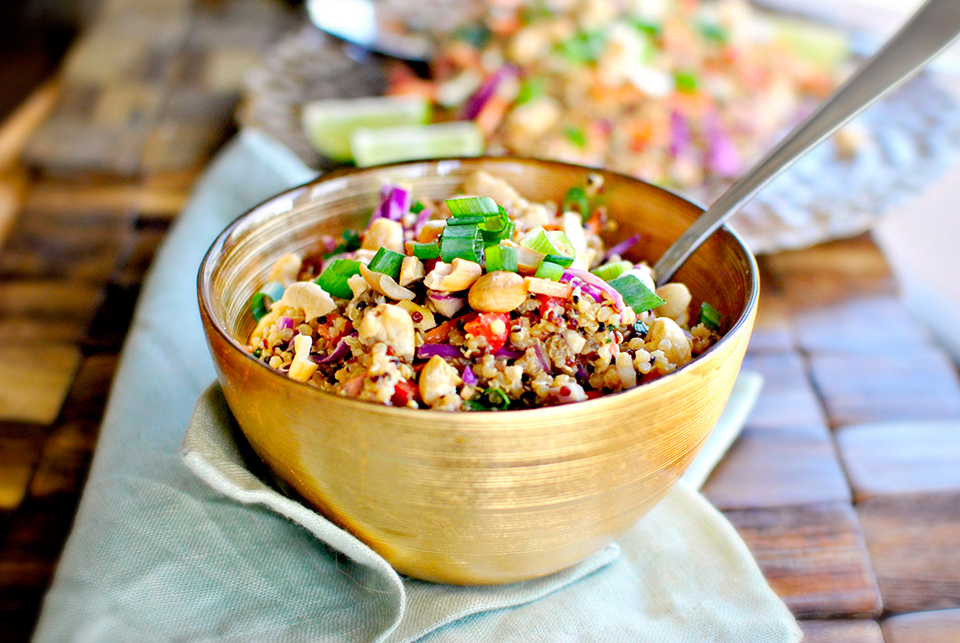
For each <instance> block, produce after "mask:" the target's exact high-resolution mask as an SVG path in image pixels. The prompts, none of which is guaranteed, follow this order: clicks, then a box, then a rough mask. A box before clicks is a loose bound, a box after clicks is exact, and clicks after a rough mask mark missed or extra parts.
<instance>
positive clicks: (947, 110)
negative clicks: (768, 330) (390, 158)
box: [239, 25, 960, 254]
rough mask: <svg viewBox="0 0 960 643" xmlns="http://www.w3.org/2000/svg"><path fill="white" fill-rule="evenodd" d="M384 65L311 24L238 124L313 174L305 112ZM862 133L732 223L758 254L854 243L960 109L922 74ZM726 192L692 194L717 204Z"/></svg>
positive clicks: (810, 163)
mask: <svg viewBox="0 0 960 643" xmlns="http://www.w3.org/2000/svg"><path fill="white" fill-rule="evenodd" d="M385 74H386V71H385V64H384V62H383V60H382V59H381V58H378V57H377V56H375V55H371V54H369V53H367V52H364V51H361V50H358V49H357V48H355V47H352V46H350V45H344V44H343V43H342V42H341V41H339V40H338V39H335V38H332V37H329V36H326V35H324V34H323V33H321V32H319V31H318V30H317V29H315V28H313V27H312V26H309V25H306V26H304V27H303V28H301V29H299V30H298V31H296V32H294V33H291V34H290V35H288V36H287V37H285V38H283V39H282V40H281V41H280V42H279V43H278V44H277V45H276V46H275V47H274V49H273V50H272V51H271V52H270V54H269V55H268V56H267V57H266V60H265V61H264V64H263V66H262V67H260V68H258V69H256V70H255V71H253V72H252V73H251V74H249V76H248V79H247V85H246V90H247V91H246V94H245V99H244V101H243V105H242V107H241V110H240V113H239V120H240V122H241V124H242V125H245V126H253V127H257V128H259V129H262V130H263V131H265V132H267V133H269V134H271V135H272V136H274V137H275V138H277V139H278V140H279V141H281V142H282V143H283V144H284V145H286V146H288V147H289V148H290V149H291V150H293V151H294V152H295V153H296V154H297V156H299V157H300V158H301V159H303V161H304V162H305V163H307V164H308V165H309V166H310V167H313V168H316V169H318V170H323V169H329V168H330V167H333V165H334V164H333V163H332V162H331V161H330V160H329V159H325V158H323V157H321V156H320V154H318V153H317V152H316V150H314V149H313V147H311V145H310V143H309V142H308V141H307V138H306V137H305V135H304V133H303V131H302V129H301V126H300V109H301V106H302V105H303V104H304V103H305V102H306V101H309V100H315V99H320V98H353V97H358V96H370V95H377V94H380V93H382V92H383V91H384V89H385V87H386V78H385ZM855 126H856V127H857V128H858V129H859V130H860V131H861V132H862V133H863V134H864V136H863V137H862V138H863V140H862V142H861V144H860V147H859V149H858V151H857V152H856V154H854V155H852V156H844V155H841V154H839V153H838V150H837V144H836V142H835V141H834V140H829V141H827V142H825V143H824V144H822V145H821V146H820V147H818V148H817V149H816V150H814V151H813V152H811V153H810V154H809V155H807V156H806V157H805V158H804V159H802V160H801V161H799V162H798V163H797V164H796V165H794V166H793V167H792V168H790V169H789V170H788V171H787V172H785V173H784V174H783V175H781V176H780V177H778V178H777V179H776V180H774V181H773V182H772V183H771V184H770V185H769V186H767V187H766V188H765V189H764V190H763V191H762V192H761V193H760V194H759V195H758V196H757V197H756V198H755V199H754V200H753V201H752V202H751V203H750V204H748V206H747V207H746V208H744V210H743V211H741V212H740V213H738V214H737V215H735V216H734V217H733V219H732V223H731V225H732V226H733V227H734V228H735V229H736V230H737V231H738V232H739V233H740V234H741V235H743V237H744V239H745V240H746V242H747V244H748V245H749V246H750V248H751V249H752V250H753V251H754V252H756V253H758V254H769V253H774V252H778V251H781V250H786V249H793V248H802V247H806V246H810V245H814V244H817V243H820V242H823V241H828V240H831V239H838V238H843V237H849V236H855V235H857V234H860V233H862V232H864V231H866V230H868V229H869V228H870V227H871V226H872V225H873V224H874V223H875V222H876V221H877V220H878V219H879V218H880V217H882V216H883V215H884V214H886V213H887V212H889V211H890V210H892V209H893V208H895V207H897V206H899V205H901V204H902V203H903V202H904V201H906V200H907V199H908V198H910V197H912V196H914V195H917V194H919V193H920V192H921V191H922V190H924V189H925V188H926V187H927V186H928V185H929V184H930V183H932V182H933V181H934V180H935V179H936V178H937V177H939V176H940V175H941V174H942V172H943V171H944V170H945V169H946V168H947V167H948V166H949V165H950V164H951V163H952V162H953V161H954V160H955V158H956V156H957V152H958V150H960V105H958V103H957V100H956V99H955V98H954V96H953V94H952V93H950V92H949V91H948V90H947V89H946V88H945V87H943V85H942V84H941V83H940V82H938V80H937V78H936V77H935V76H932V75H927V74H921V75H920V76H918V77H917V78H915V79H913V80H912V81H910V82H909V83H907V84H906V85H905V86H904V87H902V88H900V89H899V90H897V91H896V92H894V93H893V94H891V95H890V96H888V97H887V98H886V99H884V100H883V101H881V102H879V103H877V104H876V105H874V106H873V107H871V108H870V109H869V110H868V111H867V112H865V113H864V114H862V115H861V116H860V117H858V119H857V121H855ZM725 187H726V186H724V185H718V184H713V185H704V186H702V187H701V188H700V189H697V190H693V191H691V192H690V193H689V194H688V196H689V197H690V198H692V199H693V200H695V201H698V202H700V203H710V202H712V201H713V200H714V199H715V198H716V197H717V196H718V195H719V194H720V193H721V192H722V191H723V189H724V188H725Z"/></svg>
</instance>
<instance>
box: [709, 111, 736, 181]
mask: <svg viewBox="0 0 960 643" xmlns="http://www.w3.org/2000/svg"><path fill="white" fill-rule="evenodd" d="M717 121H718V119H716V118H714V119H713V120H712V121H711V122H710V123H709V125H708V126H707V145H708V146H709V147H708V150H707V167H708V168H709V169H710V171H711V172H713V173H714V174H716V175H717V176H720V177H722V178H725V179H732V178H735V177H737V176H739V175H740V171H741V169H742V163H741V161H740V152H739V150H737V147H736V145H734V144H733V141H732V140H730V137H729V136H727V135H726V134H725V133H724V131H723V130H722V129H721V128H720V123H719V122H717Z"/></svg>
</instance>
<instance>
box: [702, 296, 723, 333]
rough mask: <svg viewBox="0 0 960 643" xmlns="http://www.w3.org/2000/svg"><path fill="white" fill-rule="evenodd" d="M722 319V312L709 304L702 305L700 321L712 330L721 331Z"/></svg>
mask: <svg viewBox="0 0 960 643" xmlns="http://www.w3.org/2000/svg"><path fill="white" fill-rule="evenodd" d="M722 317H723V316H722V315H721V314H720V311H719V310H717V309H716V308H714V307H713V306H711V305H710V304H708V303H707V302H703V303H702V304H700V319H699V320H698V321H699V323H701V324H703V325H704V326H706V327H707V328H709V329H710V330H717V331H718V330H720V320H721V319H722Z"/></svg>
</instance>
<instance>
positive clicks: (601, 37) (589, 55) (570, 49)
mask: <svg viewBox="0 0 960 643" xmlns="http://www.w3.org/2000/svg"><path fill="white" fill-rule="evenodd" d="M606 45H607V38H606V34H605V33H604V32H602V31H589V32H588V31H581V32H579V33H576V34H574V35H573V37H572V38H568V39H567V40H564V41H563V42H561V43H560V44H559V45H558V46H557V49H558V50H559V52H560V54H561V55H562V56H563V57H564V58H566V59H567V61H568V62H571V63H573V64H578V65H586V64H588V63H594V62H597V59H598V58H599V57H600V54H602V53H603V50H604V48H605V47H606Z"/></svg>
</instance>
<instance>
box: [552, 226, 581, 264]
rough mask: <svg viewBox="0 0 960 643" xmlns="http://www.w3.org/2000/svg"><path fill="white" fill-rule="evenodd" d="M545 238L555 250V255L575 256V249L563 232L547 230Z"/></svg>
mask: <svg viewBox="0 0 960 643" xmlns="http://www.w3.org/2000/svg"><path fill="white" fill-rule="evenodd" d="M547 238H549V239H550V242H551V243H552V244H553V247H554V248H556V249H557V252H556V253H555V254H561V255H565V256H567V257H576V256H577V249H576V248H574V247H573V244H572V243H571V242H570V238H569V237H568V236H567V235H566V233H565V232H563V231H561V230H549V231H547Z"/></svg>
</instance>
